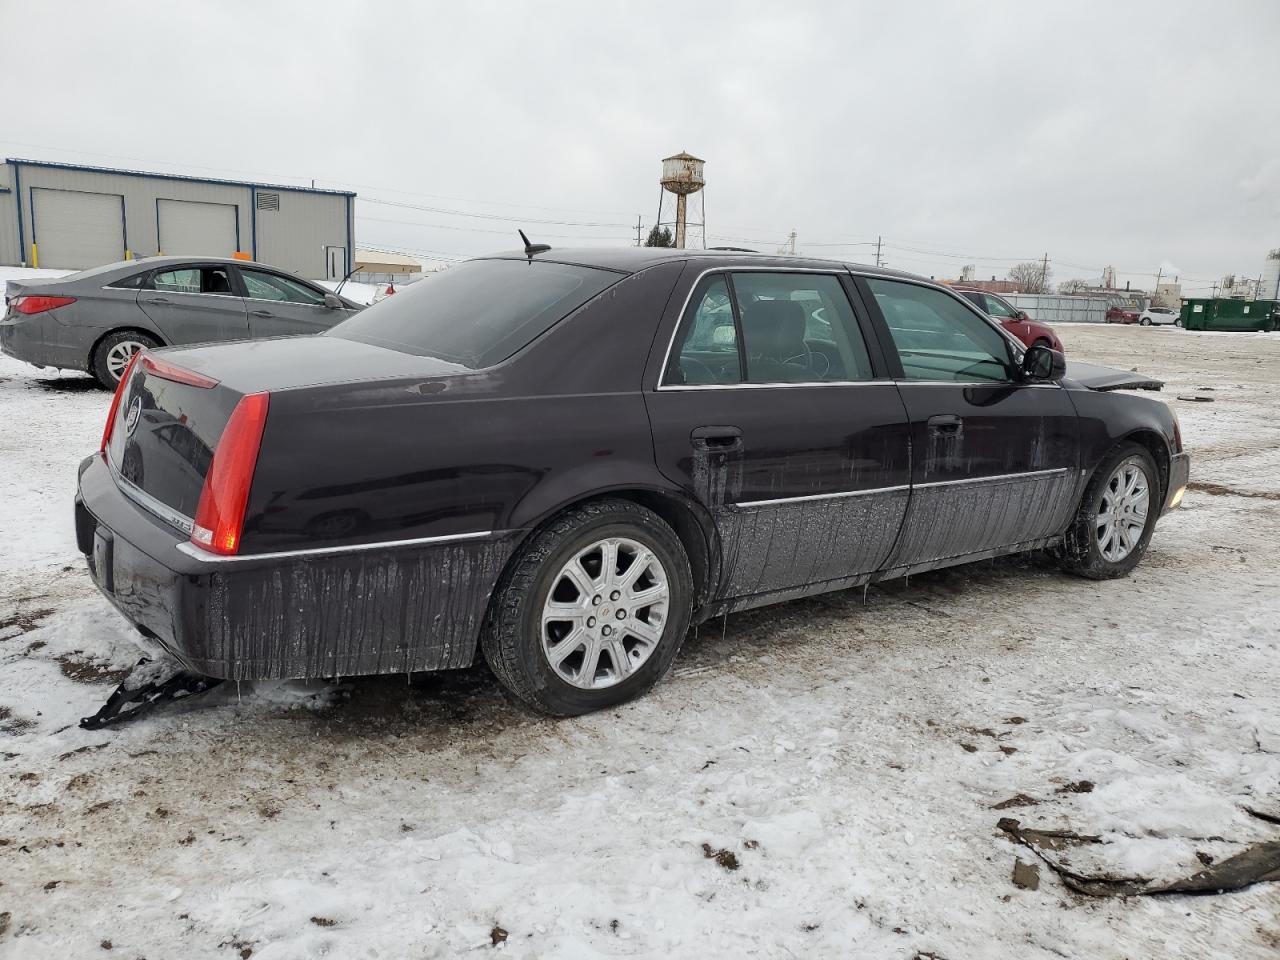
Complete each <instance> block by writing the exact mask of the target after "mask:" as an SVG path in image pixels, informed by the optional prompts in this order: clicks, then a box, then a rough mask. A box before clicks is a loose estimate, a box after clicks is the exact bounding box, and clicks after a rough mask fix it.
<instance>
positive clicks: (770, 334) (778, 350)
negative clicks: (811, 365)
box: [742, 300, 805, 360]
mask: <svg viewBox="0 0 1280 960" xmlns="http://www.w3.org/2000/svg"><path fill="white" fill-rule="evenodd" d="M742 337H743V340H744V341H745V345H746V350H747V355H748V356H758V357H774V358H777V359H779V360H785V359H787V358H790V357H794V356H797V355H799V354H802V353H804V352H805V345H804V308H803V307H801V306H800V304H798V303H796V302H795V301H794V300H754V301H752V302H751V303H749V304H747V305H746V307H745V309H743V311H742Z"/></svg>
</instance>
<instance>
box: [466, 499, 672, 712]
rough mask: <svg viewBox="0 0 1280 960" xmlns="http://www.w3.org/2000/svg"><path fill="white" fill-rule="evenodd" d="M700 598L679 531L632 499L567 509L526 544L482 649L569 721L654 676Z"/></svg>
mask: <svg viewBox="0 0 1280 960" xmlns="http://www.w3.org/2000/svg"><path fill="white" fill-rule="evenodd" d="M609 545H612V546H609ZM609 557H612V562H611V563H609V564H608V565H607V560H606V558H609ZM635 564H642V565H643V566H642V567H636V566H635ZM628 577H631V579H632V581H633V582H631V583H630V585H628V583H627V580H628ZM579 585H580V586H579ZM628 598H634V600H635V603H634V605H633V604H631V603H628ZM659 598H660V599H659ZM643 601H648V602H643ZM692 603H693V575H692V573H691V572H690V569H689V559H688V557H687V556H686V554H685V550H684V545H683V544H682V543H681V542H680V538H679V537H678V536H676V533H675V531H674V530H672V529H671V527H670V526H668V525H667V523H666V522H665V521H664V520H662V518H661V517H659V516H658V515H657V514H655V513H653V512H652V511H650V510H647V509H645V508H644V507H641V506H639V505H638V504H635V503H632V502H631V501H629V500H599V501H596V502H593V503H588V504H584V505H583V506H580V507H574V508H572V509H570V510H567V511H565V512H564V513H563V514H561V515H560V516H559V517H557V518H555V519H554V520H553V521H552V522H551V523H550V524H549V525H548V526H547V527H546V528H544V529H543V530H540V531H539V532H537V533H535V534H534V535H533V536H532V537H531V538H530V539H529V541H528V542H527V543H526V544H525V545H524V546H522V547H521V548H520V550H519V552H518V553H517V555H516V556H515V558H514V559H513V560H512V561H511V564H510V565H509V566H508V568H507V571H506V572H505V573H504V574H503V577H502V580H501V581H500V582H499V585H498V588H497V589H496V590H495V592H494V598H493V601H492V603H491V605H490V609H489V616H488V618H487V619H486V621H485V625H484V629H483V630H482V631H481V636H480V645H481V649H482V650H483V651H484V656H485V659H486V661H488V664H489V667H490V669H492V670H493V672H494V674H495V675H496V676H497V678H498V680H499V681H500V682H501V683H502V685H503V686H504V687H506V688H507V689H508V690H509V691H511V692H512V693H513V694H515V696H517V697H519V698H520V699H521V700H522V701H524V702H525V703H526V704H528V705H529V706H531V707H533V708H534V709H535V710H538V711H541V712H542V713H547V714H550V715H552V716H557V717H572V716H577V715H579V714H583V713H590V712H591V711H593V710H601V709H604V708H606V707H612V706H615V705H617V704H620V703H625V702H626V701H628V700H632V699H634V698H635V697H638V696H640V695H641V694H643V693H645V692H647V691H648V690H649V689H650V688H651V687H652V686H653V685H654V684H655V683H657V682H658V680H660V679H661V678H662V676H663V675H664V674H665V673H666V672H667V670H668V669H669V668H670V667H671V663H672V661H673V660H674V659H675V657H676V654H677V653H678V652H679V650H680V645H681V643H683V641H684V636H685V633H686V632H687V631H688V629H689V619H690V616H691V611H692Z"/></svg>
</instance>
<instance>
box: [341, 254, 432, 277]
mask: <svg viewBox="0 0 1280 960" xmlns="http://www.w3.org/2000/svg"><path fill="white" fill-rule="evenodd" d="M355 270H356V272H355V273H354V274H352V279H353V280H359V281H360V282H361V283H413V281H415V280H421V279H422V264H421V263H419V262H418V261H417V260H414V259H413V258H412V257H406V256H402V255H401V254H398V253H381V252H379V251H377V250H357V251H356V266H355Z"/></svg>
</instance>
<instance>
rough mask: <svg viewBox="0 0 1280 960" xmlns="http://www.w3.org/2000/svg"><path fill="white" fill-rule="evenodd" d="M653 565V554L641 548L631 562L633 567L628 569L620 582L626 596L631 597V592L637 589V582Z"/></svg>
mask: <svg viewBox="0 0 1280 960" xmlns="http://www.w3.org/2000/svg"><path fill="white" fill-rule="evenodd" d="M652 563H653V554H652V553H650V552H649V551H648V550H646V549H645V548H644V547H641V548H640V549H639V550H637V551H636V552H635V554H634V555H633V559H632V561H631V566H629V567H627V569H626V571H625V572H624V573H623V574H622V576H621V578H619V580H618V586H619V587H621V588H622V592H623V594H624V595H628V596H629V595H631V592H632V591H633V590H634V589H635V584H636V581H637V580H639V579H640V577H641V576H643V575H644V572H645V571H646V570H648V569H649V566H650V564H652Z"/></svg>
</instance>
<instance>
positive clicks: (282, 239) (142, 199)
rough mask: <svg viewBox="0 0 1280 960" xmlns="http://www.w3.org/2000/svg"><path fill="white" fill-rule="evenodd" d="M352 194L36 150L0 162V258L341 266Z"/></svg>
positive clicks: (321, 271)
mask: <svg viewBox="0 0 1280 960" xmlns="http://www.w3.org/2000/svg"><path fill="white" fill-rule="evenodd" d="M354 201H355V194H354V193H347V192H344V191H339V190H316V189H312V188H306V187H286V186H279V185H270V184H264V183H243V182H239V181H234V180H211V179H206V178H203V177H185V176H177V175H174V174H168V173H144V172H140V171H136V170H113V169H110V168H106V167H82V166H77V165H74V164H68V163H46V162H44V161H38V160H6V161H5V162H4V164H3V166H0V265H4V266H25V267H54V268H60V269H65V270H79V269H83V268H85V267H94V266H98V265H100V264H104V263H113V262H115V261H117V260H128V259H136V258H138V257H148V256H154V255H157V254H178V255H182V256H188V255H189V256H207V257H212V256H218V257H232V256H240V257H243V258H244V259H252V260H258V261H260V262H262V263H269V264H271V265H273V266H276V267H281V268H283V269H285V270H289V271H292V272H293V273H296V274H298V275H299V276H301V277H306V278H308V279H312V280H323V279H333V278H341V277H343V276H346V274H347V273H348V271H350V269H351V266H350V263H351V254H352V251H353V236H354V207H355V203H354Z"/></svg>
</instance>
